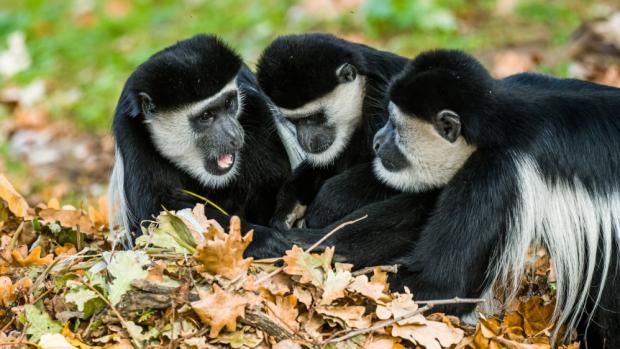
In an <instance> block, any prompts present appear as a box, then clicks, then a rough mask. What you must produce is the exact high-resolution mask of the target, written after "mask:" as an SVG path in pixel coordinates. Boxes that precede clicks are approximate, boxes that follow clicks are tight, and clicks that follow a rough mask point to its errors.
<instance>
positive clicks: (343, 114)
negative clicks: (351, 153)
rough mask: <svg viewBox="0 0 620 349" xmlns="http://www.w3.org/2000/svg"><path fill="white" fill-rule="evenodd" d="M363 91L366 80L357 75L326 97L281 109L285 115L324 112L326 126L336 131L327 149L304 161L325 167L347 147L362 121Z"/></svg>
mask: <svg viewBox="0 0 620 349" xmlns="http://www.w3.org/2000/svg"><path fill="white" fill-rule="evenodd" d="M365 90H366V77H365V76H363V75H359V74H358V75H357V77H356V78H355V80H353V81H351V82H347V83H341V84H339V85H338V86H337V87H336V88H335V89H333V90H332V91H331V92H329V93H328V94H326V95H324V96H323V97H320V98H318V99H316V100H314V101H312V102H310V103H306V104H304V105H303V106H302V107H300V108H297V109H294V110H290V109H284V108H280V111H281V112H282V113H283V114H284V115H285V116H287V117H288V116H291V115H311V114H314V113H317V112H320V111H323V112H324V113H325V116H326V118H327V124H328V125H330V126H333V127H335V128H336V138H335V140H334V143H332V144H331V145H330V146H329V148H327V149H326V150H325V151H323V152H321V153H318V154H310V153H307V154H306V156H307V160H308V161H309V162H310V163H311V164H312V165H314V166H328V165H330V164H332V163H333V162H334V161H335V160H336V158H337V157H338V156H339V155H340V154H341V153H342V151H343V150H344V149H345V148H346V146H347V145H348V144H349V140H350V139H351V136H352V135H353V133H354V132H355V130H356V129H357V128H358V127H359V125H360V123H361V122H362V107H363V104H364V96H365V94H366V93H365Z"/></svg>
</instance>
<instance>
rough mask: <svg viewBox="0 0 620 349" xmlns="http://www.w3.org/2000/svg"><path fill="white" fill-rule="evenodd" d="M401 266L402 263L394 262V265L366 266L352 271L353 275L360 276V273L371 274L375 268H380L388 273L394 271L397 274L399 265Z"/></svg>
mask: <svg viewBox="0 0 620 349" xmlns="http://www.w3.org/2000/svg"><path fill="white" fill-rule="evenodd" d="M399 266H400V264H394V265H378V266H376V267H366V268H362V269H360V270H356V271H354V272H352V273H351V275H352V276H354V277H355V276H360V275H364V274H370V273H372V272H373V271H375V269H377V268H379V270H381V271H383V272H386V273H393V274H396V273H397V272H398V267H399Z"/></svg>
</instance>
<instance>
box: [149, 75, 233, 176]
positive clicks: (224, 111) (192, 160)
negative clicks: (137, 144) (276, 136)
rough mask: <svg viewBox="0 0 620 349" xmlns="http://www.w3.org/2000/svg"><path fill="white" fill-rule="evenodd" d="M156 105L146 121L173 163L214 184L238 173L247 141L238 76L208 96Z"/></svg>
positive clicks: (156, 144)
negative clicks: (181, 103)
mask: <svg viewBox="0 0 620 349" xmlns="http://www.w3.org/2000/svg"><path fill="white" fill-rule="evenodd" d="M151 102H152V101H151ZM143 103H144V101H143ZM147 103H148V101H147ZM154 104H156V102H154ZM143 109H147V110H148V108H147V107H145V106H143ZM152 109H154V110H155V111H154V112H152V113H150V114H149V115H147V117H146V118H145V123H146V125H147V127H148V129H149V131H150V133H151V136H152V139H153V142H154V143H155V146H156V147H157V148H158V150H159V151H160V152H161V153H162V154H163V155H164V156H165V157H166V158H168V159H169V160H170V161H171V162H172V163H174V164H175V165H176V166H178V167H180V168H181V169H183V170H185V171H187V172H188V173H190V174H192V175H193V176H195V177H196V178H197V179H199V180H201V181H202V182H203V184H205V185H207V186H210V187H220V186H224V185H226V184H227V183H228V182H229V181H231V180H232V179H233V178H234V177H235V175H236V174H237V172H238V163H239V151H240V150H241V148H242V147H243V144H244V132H243V127H242V126H241V124H240V123H239V120H238V118H239V114H240V112H241V110H242V95H241V91H240V90H239V88H238V87H237V82H236V77H235V78H234V79H233V80H231V81H230V82H229V83H228V84H226V85H225V86H224V87H223V88H222V89H221V90H220V91H219V92H217V93H216V94H215V95H213V96H211V97H208V98H206V99H205V100H202V101H199V102H196V103H192V104H188V105H186V106H184V107H182V108H178V109H174V110H170V111H165V112H159V113H158V112H157V111H156V110H157V108H156V107H155V106H154V107H152ZM147 114H148V113H147Z"/></svg>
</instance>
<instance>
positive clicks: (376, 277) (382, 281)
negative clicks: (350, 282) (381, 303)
mask: <svg viewBox="0 0 620 349" xmlns="http://www.w3.org/2000/svg"><path fill="white" fill-rule="evenodd" d="M370 283H371V284H379V285H383V291H384V292H388V291H389V290H390V285H389V284H388V274H387V273H386V272H384V271H382V270H381V268H379V267H375V268H374V269H373V270H372V276H371V277H370Z"/></svg>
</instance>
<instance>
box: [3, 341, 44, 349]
mask: <svg viewBox="0 0 620 349" xmlns="http://www.w3.org/2000/svg"><path fill="white" fill-rule="evenodd" d="M20 344H25V345H30V346H33V347H35V348H41V346H40V345H38V344H37V343H35V342H30V341H24V340H21V341H11V342H2V343H0V346H5V345H11V346H12V345H20Z"/></svg>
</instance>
